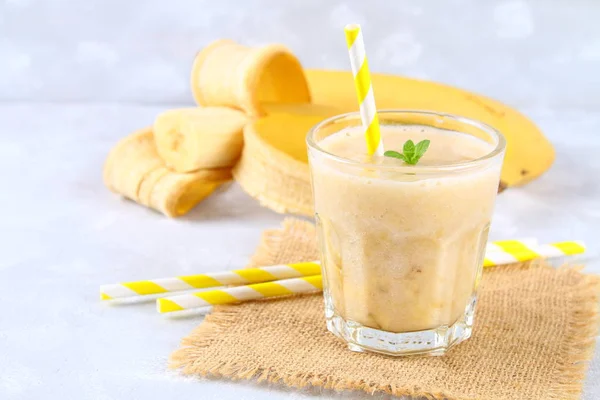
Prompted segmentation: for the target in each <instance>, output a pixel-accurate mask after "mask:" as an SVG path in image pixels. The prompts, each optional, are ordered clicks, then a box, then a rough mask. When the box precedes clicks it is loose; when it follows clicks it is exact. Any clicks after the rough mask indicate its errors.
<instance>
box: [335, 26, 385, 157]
mask: <svg viewBox="0 0 600 400" xmlns="http://www.w3.org/2000/svg"><path fill="white" fill-rule="evenodd" d="M344 33H345V34H346V43H347V45H348V51H349V53H350V66H351V67H352V74H353V75H354V86H355V87H356V95H357V97H358V104H359V106H360V117H361V119H362V123H363V127H364V129H365V138H366V140H367V151H368V152H369V155H373V154H376V155H378V156H383V141H382V140H381V132H380V131H379V116H378V114H377V107H376V106H375V96H374V95H373V86H372V84H371V73H370V72H369V63H368V62H367V55H366V53H365V43H364V41H363V36H362V30H361V29H360V25H358V24H350V25H346V27H345V28H344Z"/></svg>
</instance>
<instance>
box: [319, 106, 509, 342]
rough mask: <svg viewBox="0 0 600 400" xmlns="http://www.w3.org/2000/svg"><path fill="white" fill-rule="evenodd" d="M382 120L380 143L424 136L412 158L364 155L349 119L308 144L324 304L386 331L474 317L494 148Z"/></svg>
mask: <svg viewBox="0 0 600 400" xmlns="http://www.w3.org/2000/svg"><path fill="white" fill-rule="evenodd" d="M383 119H385V118H383ZM383 123H384V124H383V125H381V135H382V139H383V143H384V145H385V149H386V150H398V151H400V152H401V151H402V148H403V145H404V144H405V142H406V141H408V140H412V141H414V143H417V142H419V141H421V140H424V139H428V140H429V141H430V145H429V148H428V149H427V151H426V152H425V153H424V155H423V156H422V158H421V159H420V160H419V162H418V164H417V165H408V164H407V163H405V162H403V161H402V160H400V159H397V158H392V157H384V156H380V157H378V156H372V157H370V156H367V155H366V150H365V138H364V131H363V129H362V128H361V127H356V126H354V127H347V128H343V129H341V130H339V131H338V132H335V133H333V134H329V135H328V136H327V137H325V138H323V139H322V140H320V141H319V142H318V151H317V150H315V148H311V151H310V163H311V172H312V183H313V192H314V200H315V213H316V219H317V224H318V230H319V241H320V248H321V256H322V262H323V273H324V284H325V296H326V304H328V307H330V308H331V310H329V311H330V312H332V313H333V314H335V316H336V317H338V318H341V319H342V320H343V321H344V322H345V323H352V324H355V325H356V326H364V327H367V328H371V329H375V330H379V331H384V332H391V333H406V332H416V331H425V330H435V329H439V328H440V327H451V326H452V325H453V324H454V323H455V322H457V321H459V320H461V321H463V322H464V320H465V319H472V315H467V316H465V314H466V313H467V314H468V313H471V314H472V310H470V311H469V310H468V309H469V308H472V303H473V302H474V298H475V297H474V296H475V293H476V286H477V283H478V281H479V277H480V274H481V269H482V262H483V257H484V249H485V245H486V242H487V235H488V229H489V226H490V219H491V217H492V211H493V208H494V201H495V197H496V193H497V190H498V182H499V176H500V168H501V161H502V154H499V156H497V157H488V159H486V156H488V155H490V154H491V153H492V152H493V151H494V150H495V148H497V143H494V142H493V141H491V140H490V141H487V140H483V139H481V138H478V137H475V136H472V135H470V134H465V133H460V132H454V131H451V130H447V129H438V128H435V127H431V126H424V125H385V122H383ZM309 144H310V143H309ZM309 147H310V146H309ZM501 150H503V149H501ZM474 160H477V161H474ZM330 330H331V329H330ZM336 333H339V332H336ZM469 334H470V331H469ZM463 339H464V338H463Z"/></svg>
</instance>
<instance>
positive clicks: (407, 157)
mask: <svg viewBox="0 0 600 400" xmlns="http://www.w3.org/2000/svg"><path fill="white" fill-rule="evenodd" d="M430 144H431V141H430V140H428V139H425V140H421V141H420V142H419V143H417V145H416V146H415V143H414V142H413V141H412V140H407V141H406V143H404V146H403V149H402V151H403V152H404V154H402V153H399V152H397V151H394V150H388V151H386V152H385V153H383V155H384V156H386V157H393V158H397V159H399V160H402V161H404V162H405V163H407V164H409V165H416V164H417V163H418V162H419V160H420V159H421V157H423V154H425V152H426V151H427V149H429V145H430Z"/></svg>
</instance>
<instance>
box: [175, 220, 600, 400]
mask: <svg viewBox="0 0 600 400" xmlns="http://www.w3.org/2000/svg"><path fill="white" fill-rule="evenodd" d="M309 225H310V226H312V224H310V223H309V222H306V221H301V220H298V219H294V218H287V219H285V220H284V222H283V229H272V230H267V231H265V232H264V233H263V235H262V238H261V241H260V244H259V246H258V250H257V252H256V254H255V255H254V256H253V257H252V261H251V264H254V263H256V265H258V264H260V263H261V262H262V261H263V260H265V259H273V258H274V257H275V255H276V254H277V253H278V252H279V249H280V248H281V244H282V242H283V237H282V236H283V233H284V232H287V231H288V230H292V231H297V233H303V232H306V231H307V228H308V226H309ZM523 266H524V265H515V266H507V267H502V268H515V267H517V268H523ZM528 267H529V268H531V267H534V268H536V267H538V268H552V267H550V266H548V265H546V264H544V263H538V262H536V263H534V264H531V265H529V266H528ZM560 269H577V270H580V269H581V267H573V266H563V267H561V268H560ZM577 288H578V289H579V290H577V294H576V295H574V296H573V298H572V304H573V306H574V308H575V309H574V312H573V313H572V314H571V315H570V317H569V319H568V327H569V328H568V333H567V335H566V338H565V341H564V343H563V346H562V349H561V350H562V351H561V353H562V354H563V356H562V358H561V359H560V360H559V361H558V367H557V369H556V376H555V379H554V380H553V382H554V383H553V384H552V386H551V387H550V388H549V390H548V397H547V398H548V400H578V399H580V396H581V391H582V386H583V385H582V382H583V380H584V378H585V373H586V371H587V367H588V364H589V361H590V360H591V358H592V357H593V354H594V343H595V340H596V335H597V334H598V326H599V324H600V314H599V312H598V302H599V299H600V277H598V276H595V275H585V276H584V277H583V279H582V281H581V282H579V283H578V284H577ZM267 301H268V300H267ZM240 309H241V308H240V307H238V306H236V305H227V306H216V307H215V308H214V310H213V312H212V313H211V314H210V315H208V316H206V318H205V319H204V321H203V322H202V324H201V325H200V326H199V327H198V328H196V329H195V330H194V331H193V332H192V333H191V334H190V335H189V336H187V337H186V338H184V339H183V340H182V342H181V347H180V349H178V350H176V351H175V352H174V353H173V354H172V355H171V357H170V359H169V368H171V369H179V370H181V372H182V373H183V374H185V375H196V376H203V377H208V376H210V377H217V378H221V377H222V378H227V379H230V380H233V381H237V380H253V381H256V382H259V383H260V382H269V383H274V384H281V383H283V384H284V385H286V386H290V387H294V388H305V387H307V386H309V385H311V386H317V387H322V388H324V389H333V390H337V391H342V390H361V391H364V392H366V393H369V394H374V393H377V392H381V393H386V394H390V395H394V396H414V397H420V398H425V399H428V400H447V399H453V398H454V397H453V396H452V395H451V394H450V393H442V392H436V393H423V392H420V391H419V392H418V391H415V390H413V389H411V388H406V387H396V386H395V385H389V384H388V385H385V384H381V383H377V382H365V381H364V380H360V381H355V380H347V379H342V378H333V377H330V376H325V375H317V374H314V373H297V374H293V375H282V374H280V373H278V372H277V371H274V370H272V369H269V368H265V367H262V366H260V365H258V363H255V364H252V365H248V363H245V364H244V365H239V364H238V363H236V362H235V361H228V362H220V361H219V362H212V363H211V361H210V360H206V359H203V358H202V356H201V354H198V352H197V351H196V349H201V348H204V347H208V346H210V345H211V343H213V341H215V340H218V339H219V335H220V334H221V333H222V332H224V331H227V329H228V328H229V326H231V324H233V323H234V322H235V321H236V315H237V314H238V313H239V312H240Z"/></svg>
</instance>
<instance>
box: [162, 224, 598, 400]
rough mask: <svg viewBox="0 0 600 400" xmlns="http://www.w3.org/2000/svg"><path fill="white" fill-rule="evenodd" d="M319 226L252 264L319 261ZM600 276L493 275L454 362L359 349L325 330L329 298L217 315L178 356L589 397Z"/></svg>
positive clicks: (286, 231) (326, 375)
mask: <svg viewBox="0 0 600 400" xmlns="http://www.w3.org/2000/svg"><path fill="white" fill-rule="evenodd" d="M316 256H317V250H316V244H315V231H314V227H313V226H312V225H311V224H310V223H308V222H304V221H299V220H293V219H288V220H286V221H285V222H284V226H283V229H280V230H273V231H267V232H265V234H264V235H263V240H262V243H261V244H260V246H259V248H258V251H257V253H256V254H255V256H254V257H253V259H252V262H251V264H252V265H268V264H277V263H284V262H291V261H302V260H312V259H314V258H315V257H316ZM599 288H600V284H599V279H598V277H595V276H590V275H585V274H582V273H581V272H580V271H579V270H577V269H575V268H558V269H555V268H551V267H548V266H544V265H514V266H506V267H494V268H490V269H488V270H486V272H485V273H484V277H483V279H482V284H481V289H480V292H479V304H478V308H477V315H476V323H475V327H474V333H473V336H472V337H471V339H469V340H467V341H466V342H464V343H462V344H460V345H458V346H457V347H455V348H454V349H452V350H451V351H450V352H449V353H448V354H447V355H445V356H443V357H403V358H402V357H401V358H392V357H384V356H380V355H376V354H369V353H354V352H351V351H349V350H348V349H347V348H346V346H345V345H344V344H343V343H342V342H341V341H339V340H338V339H337V338H335V337H334V336H333V335H332V334H330V333H329V332H328V331H327V329H326V327H325V320H324V313H323V301H322V297H321V295H308V296H298V297H288V298H286V299H277V300H264V301H257V302H248V303H244V304H240V305H233V306H219V307H215V310H214V312H213V313H212V314H211V315H209V316H208V317H207V318H206V319H205V321H204V322H203V323H202V324H201V325H200V326H199V327H198V328H197V329H196V330H195V331H194V332H193V333H192V334H191V335H190V336H188V337H187V338H185V339H184V340H183V343H182V347H181V348H180V349H179V350H177V351H176V352H175V353H174V354H173V355H172V357H171V366H172V367H173V368H180V369H181V371H182V373H184V374H189V375H201V376H216V377H224V378H228V379H234V380H238V379H255V380H258V381H269V382H279V383H282V384H284V385H288V386H294V387H304V386H306V385H315V386H320V387H325V388H332V389H338V390H363V391H366V392H369V393H375V392H385V393H390V394H394V395H411V396H415V397H425V398H428V399H450V400H459V399H461V400H462V399H465V400H466V399H469V400H470V399H486V400H496V399H498V400H500V399H502V400H504V399H510V400H514V399H529V400H537V399H539V400H559V399H560V400H569V399H577V398H579V397H580V393H581V388H582V381H583V378H584V374H585V370H586V368H587V364H588V361H589V359H590V358H591V356H592V352H593V346H594V342H595V341H594V336H595V335H596V330H597V326H598V292H599Z"/></svg>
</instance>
